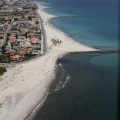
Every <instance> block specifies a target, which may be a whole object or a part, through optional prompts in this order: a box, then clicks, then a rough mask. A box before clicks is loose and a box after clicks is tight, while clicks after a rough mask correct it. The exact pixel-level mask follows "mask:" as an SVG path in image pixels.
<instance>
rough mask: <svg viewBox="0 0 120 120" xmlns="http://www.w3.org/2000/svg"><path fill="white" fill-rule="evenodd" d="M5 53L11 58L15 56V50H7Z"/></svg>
mask: <svg viewBox="0 0 120 120" xmlns="http://www.w3.org/2000/svg"><path fill="white" fill-rule="evenodd" d="M5 53H6V54H9V55H10V56H11V55H15V50H6V52H5Z"/></svg>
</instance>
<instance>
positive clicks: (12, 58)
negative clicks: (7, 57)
mask: <svg viewBox="0 0 120 120" xmlns="http://www.w3.org/2000/svg"><path fill="white" fill-rule="evenodd" d="M11 60H12V61H21V60H22V56H21V55H12V56H11Z"/></svg>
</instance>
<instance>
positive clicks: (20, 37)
mask: <svg viewBox="0 0 120 120" xmlns="http://www.w3.org/2000/svg"><path fill="white" fill-rule="evenodd" d="M18 39H20V40H25V39H26V37H25V36H19V37H18Z"/></svg>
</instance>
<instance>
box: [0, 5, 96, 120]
mask: <svg viewBox="0 0 120 120" xmlns="http://www.w3.org/2000/svg"><path fill="white" fill-rule="evenodd" d="M43 8H45V7H43V6H41V5H39V9H38V13H39V14H40V16H41V17H42V20H43V26H44V29H45V32H46V38H47V48H48V50H47V53H46V54H45V55H44V56H42V57H39V58H36V59H33V60H32V61H28V62H25V63H23V64H20V65H19V64H18V65H17V66H15V67H13V68H10V69H8V71H7V72H6V73H5V74H4V75H3V76H1V78H0V120H23V119H24V118H26V116H28V114H30V113H31V112H32V111H33V109H34V107H35V106H36V104H38V103H37V102H38V101H40V100H41V99H43V96H44V95H45V94H46V92H47V90H48V86H49V84H50V83H51V81H52V80H53V78H54V69H55V63H56V60H57V59H58V58H59V57H61V56H62V55H64V54H66V53H69V52H86V51H96V49H94V48H91V47H88V46H85V45H82V44H80V43H78V42H75V41H74V40H72V39H71V38H69V37H68V36H67V35H66V34H64V33H63V32H62V31H60V30H59V29H57V28H55V27H54V26H52V25H51V24H50V23H49V20H50V19H51V18H53V17H56V16H53V15H50V14H48V13H46V12H44V11H43ZM51 38H52V39H53V38H54V39H59V40H61V41H62V43H61V44H58V45H56V46H55V45H53V43H52V41H51Z"/></svg>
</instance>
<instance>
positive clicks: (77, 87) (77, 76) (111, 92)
mask: <svg viewBox="0 0 120 120" xmlns="http://www.w3.org/2000/svg"><path fill="white" fill-rule="evenodd" d="M117 55H118V53H113V54H104V55H103V54H100V53H95V54H94V53H91V54H87V53H86V54H70V55H66V56H64V57H63V58H61V59H67V60H68V59H69V60H70V61H71V62H65V63H64V62H63V63H61V61H59V62H58V67H57V72H56V79H55V81H54V82H53V84H52V86H51V88H50V91H51V90H52V91H54V92H53V93H52V94H49V96H48V99H47V101H46V103H45V104H44V105H43V107H42V109H40V110H39V112H38V113H37V115H36V116H35V118H34V119H33V120H116V119H117V106H118V103H117V97H118V79H119V71H118V69H119V66H118V57H117ZM106 56H107V57H108V58H109V59H112V61H111V62H114V66H116V67H113V66H109V67H108V66H105V64H106V65H107V60H106V59H105V57H106ZM116 59H117V60H116ZM95 60H96V61H95ZM101 60H103V61H104V63H103V61H101ZM92 61H93V62H94V63H97V64H93V63H92ZM98 62H100V64H98ZM109 64H110V65H111V63H109ZM66 76H70V79H69V82H68V83H67V87H62V88H61V89H60V90H58V91H55V89H56V87H57V86H58V85H59V83H60V81H62V82H63V85H64V84H65V81H66Z"/></svg>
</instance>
